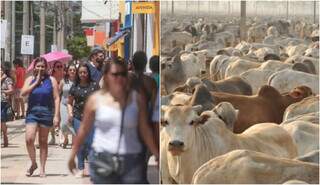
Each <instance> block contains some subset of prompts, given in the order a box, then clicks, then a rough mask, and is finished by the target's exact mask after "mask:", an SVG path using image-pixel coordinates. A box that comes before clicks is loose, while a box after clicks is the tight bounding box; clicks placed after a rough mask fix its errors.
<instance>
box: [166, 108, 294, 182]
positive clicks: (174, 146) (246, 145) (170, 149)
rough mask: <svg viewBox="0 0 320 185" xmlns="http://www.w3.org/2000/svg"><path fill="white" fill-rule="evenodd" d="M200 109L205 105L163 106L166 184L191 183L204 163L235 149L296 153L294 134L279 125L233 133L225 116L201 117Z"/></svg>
mask: <svg viewBox="0 0 320 185" xmlns="http://www.w3.org/2000/svg"><path fill="white" fill-rule="evenodd" d="M201 109H202V106H194V107H191V106H162V110H163V111H164V116H163V120H162V121H161V124H162V126H164V128H163V129H162V130H161V134H160V135H161V136H160V138H161V178H162V182H163V183H164V184H168V183H173V182H176V183H183V184H188V183H190V182H191V178H192V175H193V174H194V172H195V171H196V170H197V169H198V168H199V167H200V166H201V165H202V164H204V163H205V162H207V161H208V160H210V159H212V158H214V157H216V156H219V155H222V154H225V153H227V152H229V151H232V150H235V149H249V150H254V151H260V152H265V153H268V154H271V155H273V156H278V157H286V158H294V157H296V155H297V151H296V150H297V149H296V146H295V144H294V141H293V140H292V138H291V136H290V135H289V134H288V132H287V131H285V130H284V129H283V128H282V127H280V126H279V125H277V124H273V123H262V124H257V125H254V126H252V127H250V128H249V129H247V130H246V131H245V132H243V133H242V134H234V133H232V132H231V131H230V130H229V129H228V128H227V127H226V123H225V122H224V121H223V117H222V119H221V118H219V116H218V117H211V118H210V115H208V114H206V113H204V114H202V115H201V116H198V114H197V111H199V110H201ZM213 111H214V110H213ZM227 125H228V124H227Z"/></svg>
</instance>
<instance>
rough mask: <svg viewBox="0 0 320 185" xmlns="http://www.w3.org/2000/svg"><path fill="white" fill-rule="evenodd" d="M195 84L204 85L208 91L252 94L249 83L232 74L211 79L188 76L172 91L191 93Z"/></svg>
mask: <svg viewBox="0 0 320 185" xmlns="http://www.w3.org/2000/svg"><path fill="white" fill-rule="evenodd" d="M197 84H203V85H205V86H206V87H207V88H208V90H209V91H213V92H226V93H230V94H242V95H252V88H251V85H250V84H249V83H248V82H246V81H245V80H243V79H242V78H240V77H237V76H232V77H229V78H227V79H223V80H218V81H211V80H209V79H207V78H201V79H200V78H199V77H190V78H188V80H187V81H186V83H185V84H184V85H180V86H178V87H177V88H175V90H173V92H175V91H178V92H185V93H192V91H193V90H194V87H195V86H196V85H197Z"/></svg>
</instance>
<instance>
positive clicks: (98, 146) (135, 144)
mask: <svg viewBox="0 0 320 185" xmlns="http://www.w3.org/2000/svg"><path fill="white" fill-rule="evenodd" d="M130 96H131V100H132V101H131V103H130V104H128V105H127V107H126V110H125V115H124V122H123V132H122V136H121V141H120V148H119V154H137V153H140V152H141V150H142V145H141V141H140V139H139V133H138V116H139V115H138V113H139V112H138V111H139V108H138V104H137V92H136V91H132V92H131V93H130ZM100 98H103V96H101V95H98V97H97V109H96V113H95V120H94V127H95V133H94V136H93V143H92V147H93V149H94V150H95V151H96V152H105V151H106V152H110V153H113V154H115V153H117V148H118V142H119V141H118V140H119V135H120V127H121V110H120V109H116V108H114V107H111V106H108V105H103V104H101V103H100V102H101V101H99V100H100Z"/></svg>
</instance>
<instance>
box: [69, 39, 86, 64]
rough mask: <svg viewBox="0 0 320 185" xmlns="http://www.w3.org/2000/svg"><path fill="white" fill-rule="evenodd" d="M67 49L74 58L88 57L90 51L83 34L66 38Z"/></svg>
mask: <svg viewBox="0 0 320 185" xmlns="http://www.w3.org/2000/svg"><path fill="white" fill-rule="evenodd" d="M67 50H68V52H69V54H71V55H72V56H73V59H75V60H78V59H81V58H84V57H88V56H89V53H90V47H89V46H87V40H86V38H85V37H84V36H75V37H72V38H71V39H68V40H67Z"/></svg>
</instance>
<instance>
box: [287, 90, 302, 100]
mask: <svg viewBox="0 0 320 185" xmlns="http://www.w3.org/2000/svg"><path fill="white" fill-rule="evenodd" d="M289 94H290V96H291V97H292V98H295V99H297V98H302V94H301V92H300V91H296V90H294V91H292V92H290V93H289Z"/></svg>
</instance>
